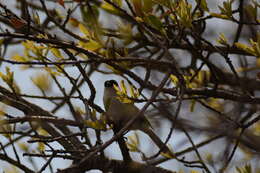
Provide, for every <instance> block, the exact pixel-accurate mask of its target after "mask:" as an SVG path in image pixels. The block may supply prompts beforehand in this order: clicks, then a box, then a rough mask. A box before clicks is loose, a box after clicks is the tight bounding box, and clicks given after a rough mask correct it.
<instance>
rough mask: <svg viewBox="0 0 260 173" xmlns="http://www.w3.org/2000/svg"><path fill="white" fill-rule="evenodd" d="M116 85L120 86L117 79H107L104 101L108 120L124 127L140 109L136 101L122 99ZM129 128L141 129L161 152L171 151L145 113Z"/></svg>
mask: <svg viewBox="0 0 260 173" xmlns="http://www.w3.org/2000/svg"><path fill="white" fill-rule="evenodd" d="M115 86H118V83H117V82H116V81H115V80H107V81H105V83H104V93H103V103H104V107H105V110H106V112H105V116H106V118H107V121H108V122H110V123H112V124H115V125H117V127H120V128H122V127H123V126H124V125H125V124H126V123H127V122H128V121H129V120H130V119H131V118H133V117H134V116H136V115H137V114H138V113H139V111H140V110H139V108H138V107H136V106H135V105H134V103H124V102H122V101H120V100H119V99H118V95H117V91H116V89H115ZM129 130H141V131H142V132H144V133H145V134H147V135H148V136H149V137H150V138H151V139H152V140H153V142H154V143H155V144H156V145H157V146H158V147H159V149H160V151H161V152H168V151H169V149H168V147H167V146H166V145H165V144H164V143H163V142H162V141H161V139H160V138H159V137H158V136H157V135H156V134H155V133H154V131H153V130H152V126H151V124H150V122H149V121H148V120H147V118H146V117H145V116H144V115H143V114H142V115H140V116H139V117H138V119H137V120H136V121H135V122H134V123H133V124H132V125H131V126H130V128H129Z"/></svg>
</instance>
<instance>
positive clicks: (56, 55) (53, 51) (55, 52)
mask: <svg viewBox="0 0 260 173" xmlns="http://www.w3.org/2000/svg"><path fill="white" fill-rule="evenodd" d="M50 50H51V53H52V54H53V55H54V56H55V57H57V58H59V59H63V56H62V55H61V52H60V50H59V49H57V48H54V47H53V48H51V49H50Z"/></svg>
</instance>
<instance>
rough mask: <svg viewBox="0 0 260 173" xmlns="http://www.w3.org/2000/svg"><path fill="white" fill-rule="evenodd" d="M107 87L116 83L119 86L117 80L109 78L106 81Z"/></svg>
mask: <svg viewBox="0 0 260 173" xmlns="http://www.w3.org/2000/svg"><path fill="white" fill-rule="evenodd" d="M104 85H105V87H106V88H111V87H113V86H114V85H116V86H118V84H117V82H116V81H115V80H107V81H106V82H105V83H104Z"/></svg>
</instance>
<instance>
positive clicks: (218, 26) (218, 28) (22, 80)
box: [0, 0, 235, 173]
mask: <svg viewBox="0 0 260 173" xmlns="http://www.w3.org/2000/svg"><path fill="white" fill-rule="evenodd" d="M2 1H3V2H4V4H8V7H12V5H14V4H13V3H14V2H15V1H14V0H2ZM190 2H191V1H190ZM219 2H223V1H222V0H218V1H216V0H208V3H209V8H210V9H212V7H216V3H219ZM221 4H222V3H221ZM51 8H57V9H59V10H61V11H62V10H64V9H63V8H62V7H61V6H60V5H59V4H54V6H53V7H51ZM10 9H13V8H10ZM212 11H213V10H212ZM214 12H218V10H214ZM101 20H102V21H104V22H105V23H107V24H110V23H109V22H110V19H109V18H108V17H106V16H103V18H102V19H101ZM208 24H210V25H212V26H213V27H214V30H213V31H212V33H208V34H211V35H212V37H215V38H216V36H217V35H219V33H220V32H223V33H229V34H230V28H227V27H226V26H228V25H223V21H222V20H216V19H211V20H208ZM234 26H235V25H234ZM229 27H230V25H229ZM226 36H227V38H228V37H229V35H228V34H227V35H226ZM20 52H22V47H21V46H13V47H12V48H11V47H9V49H8V54H7V55H6V57H5V58H7V57H10V56H12V55H14V54H15V53H20ZM183 63H185V62H183ZM6 65H7V64H6V63H3V64H2V66H1V67H0V71H1V72H5V66H6ZM8 66H9V67H11V70H12V71H14V72H15V80H16V82H17V83H18V84H19V86H21V89H22V90H21V91H22V93H27V94H32V95H40V94H41V93H40V92H39V90H38V89H37V88H36V87H35V86H33V84H32V82H31V79H30V78H31V77H32V76H34V75H35V70H30V69H29V70H21V69H20V68H19V66H17V65H12V66H11V65H8ZM70 71H71V72H72V73H77V74H78V72H75V68H73V67H72V68H70ZM73 71H74V72H73ZM111 78H113V79H117V80H118V81H119V79H120V80H121V78H120V77H117V76H115V75H106V76H105V77H104V75H103V74H100V73H95V75H93V76H92V77H91V80H92V82H93V84H94V85H95V87H96V90H97V95H96V99H95V103H96V104H98V105H100V106H102V107H103V103H102V96H103V83H104V81H105V80H107V79H111ZM0 84H1V85H2V84H3V82H2V81H1V82H0ZM66 85H68V86H70V84H69V83H68V82H64V86H66ZM83 90H84V88H83ZM57 91H58V90H57V88H53V90H52V92H53V93H57ZM83 93H84V94H85V96H86V97H87V96H88V95H89V92H88V89H87V88H86V87H85V90H84V92H83ZM28 100H32V102H34V103H35V104H37V105H39V106H41V107H43V108H45V109H47V110H51V109H50V106H51V107H53V105H51V104H49V103H47V102H46V101H42V100H41V101H40V100H37V102H35V100H33V99H28ZM81 106H82V104H81ZM139 106H140V107H141V106H142V105H139ZM57 115H60V116H63V115H69V111H68V110H67V109H62V110H60V111H59V112H58V114H57ZM67 118H68V117H67ZM70 118H71V117H70ZM169 127H170V124H168V123H165V124H164V125H163V128H164V129H163V131H161V132H157V134H158V135H159V136H160V137H161V138H162V139H165V137H166V135H167V134H168V131H169ZM90 133H91V131H90ZM92 133H93V131H92ZM104 133H106V134H107V135H102V139H103V141H104V142H105V141H107V140H109V139H110V138H111V137H112V133H111V131H109V132H104ZM93 134H94V133H93ZM138 134H140V138H141V139H142V140H141V141H142V142H141V146H142V148H143V151H144V152H145V151H154V152H157V151H158V148H156V146H150V145H148V142H150V141H151V140H150V139H149V137H148V136H146V135H145V134H143V133H140V132H138ZM177 134H178V133H174V138H173V140H174V141H171V142H170V143H171V144H172V143H173V144H174V145H176V146H178V145H180V144H179V143H178V142H180V141H178V138H179V136H178V135H177ZM0 141H1V142H2V143H3V144H4V143H5V142H6V141H5V140H4V139H3V137H1V140H0ZM195 141H199V139H197V140H195ZM218 141H220V140H218ZM24 142H26V141H24ZM144 146H147V147H146V148H145V147H144ZM173 147H175V146H173ZM178 147H179V146H178ZM105 152H106V154H107V155H109V158H114V159H122V157H121V153H120V151H119V149H118V146H117V144H116V143H115V142H114V143H113V144H112V146H109V147H107V149H106V150H105ZM211 152H213V153H214V152H217V151H211ZM10 153H13V151H12V149H11V147H10ZM21 154H22V153H21ZM131 155H132V156H134V158H138V160H140V155H139V154H134V153H131ZM27 159H28V157H22V156H21V160H22V162H23V163H26V162H27V161H26V160H27ZM27 163H28V162H27ZM44 163H45V161H44V162H43V159H36V164H37V165H38V168H41V166H42V165H43V164H44ZM52 163H53V164H52V165H53V167H54V168H55V169H54V170H56V169H57V168H65V167H68V166H69V165H70V161H66V160H63V159H59V160H58V159H55V160H54V161H53V162H52ZM160 166H162V167H164V168H169V169H171V170H175V171H178V170H179V168H180V166H181V167H182V165H181V164H179V163H177V164H176V162H175V161H169V162H165V163H163V164H161V165H160ZM4 168H6V164H5V163H4V162H2V161H1V162H0V172H3V171H4ZM30 168H32V167H30ZM44 172H45V173H48V172H49V169H46V170H45V171H44ZM91 172H92V173H95V172H99V171H91Z"/></svg>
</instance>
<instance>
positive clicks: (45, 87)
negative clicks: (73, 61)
mask: <svg viewBox="0 0 260 173" xmlns="http://www.w3.org/2000/svg"><path fill="white" fill-rule="evenodd" d="M31 80H32V82H33V83H34V85H36V86H37V87H38V88H39V89H40V90H42V91H49V90H50V89H51V87H52V85H51V84H52V80H51V78H50V76H49V75H48V74H47V73H38V74H36V75H35V76H33V77H32V78H31Z"/></svg>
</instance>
